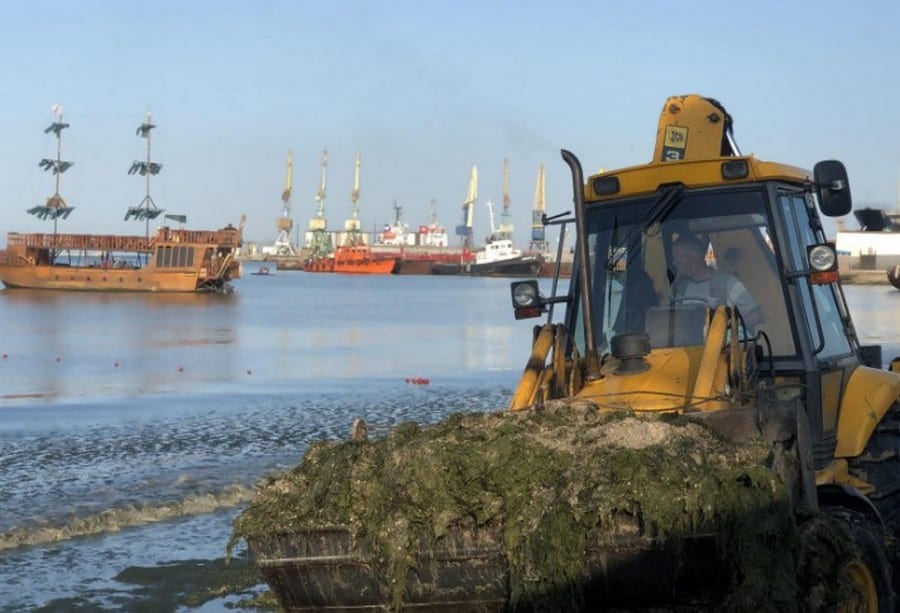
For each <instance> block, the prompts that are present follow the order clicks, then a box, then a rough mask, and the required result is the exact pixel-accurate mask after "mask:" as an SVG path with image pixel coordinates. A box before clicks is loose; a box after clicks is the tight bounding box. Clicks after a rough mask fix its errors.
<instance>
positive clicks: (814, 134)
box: [0, 0, 900, 246]
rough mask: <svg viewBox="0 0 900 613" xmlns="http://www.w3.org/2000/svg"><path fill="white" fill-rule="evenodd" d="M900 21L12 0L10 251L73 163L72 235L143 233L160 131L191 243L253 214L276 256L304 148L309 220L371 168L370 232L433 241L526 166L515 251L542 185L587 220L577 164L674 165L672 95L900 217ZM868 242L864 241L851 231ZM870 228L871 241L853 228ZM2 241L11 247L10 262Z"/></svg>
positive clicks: (865, 12) (560, 207) (701, 12)
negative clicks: (319, 196)
mask: <svg viewBox="0 0 900 613" xmlns="http://www.w3.org/2000/svg"><path fill="white" fill-rule="evenodd" d="M898 7H900V3H898V2H896V1H895V0H873V1H866V0H861V1H859V2H855V3H848V2H834V1H830V0H826V1H820V2H783V1H782V2H771V1H769V0H764V1H762V2H742V3H733V2H726V3H718V4H710V3H709V2H693V1H684V2H678V3H673V2H671V1H666V2H655V1H653V2H619V3H612V2H596V1H595V2H564V1H563V2H559V3H550V2H546V1H541V2H536V1H530V0H523V1H517V2H491V1H489V0H485V1H480V2H470V1H467V0H457V1H454V2H421V1H415V2H413V1H407V0H402V1H395V0H391V1H382V2H377V1H371V0H370V1H359V2H340V1H326V0H319V1H316V2H303V1H300V0H296V1H266V0H255V1H249V0H247V1H236V0H228V1H215V2H213V1H211V0H210V1H206V2H203V1H189V2H184V1H178V2H175V1H169V0H163V1H158V2H143V3H138V2H129V1H123V2H115V1H112V0H104V1H99V0H79V1H78V2H67V3H61V2H60V3H49V4H48V3H35V2H8V3H4V7H3V18H2V20H0V65H2V71H0V75H2V78H3V88H2V89H3V98H2V111H3V112H2V113H0V135H2V138H3V145H2V147H0V194H2V198H0V236H2V238H0V241H2V243H5V236H6V233H7V232H9V231H23V232H26V231H46V230H49V229H50V228H52V224H51V223H50V222H46V221H40V220H38V219H36V218H34V217H32V216H30V215H28V214H26V212H25V211H26V209H28V208H30V207H31V206H34V205H37V204H42V203H43V202H44V199H45V198H46V197H47V196H50V195H51V194H52V193H53V188H54V184H53V177H52V175H51V174H50V173H47V172H44V171H43V170H41V169H40V168H39V167H38V162H39V161H40V159H41V158H43V157H53V156H54V155H55V141H54V139H53V137H52V135H47V134H44V133H43V130H44V128H46V127H47V126H48V125H49V124H50V123H52V121H53V119H54V118H53V115H52V114H51V110H50V109H51V106H52V105H54V104H61V105H62V107H63V112H64V120H65V121H66V122H69V123H70V124H71V128H70V129H68V130H66V131H65V132H64V140H63V159H67V160H71V161H74V162H75V165H74V166H73V167H72V168H71V169H69V170H68V172H66V173H65V174H64V175H63V177H62V179H63V181H62V187H61V193H62V195H63V197H64V198H66V200H67V201H68V203H69V204H70V205H71V206H74V207H76V210H75V211H74V213H73V214H72V215H71V216H70V217H69V219H67V220H65V221H62V222H60V229H61V231H64V232H97V233H100V232H110V233H134V234H141V233H143V224H142V223H138V222H134V221H129V222H125V221H124V220H123V217H124V213H125V210H126V208H127V207H129V206H133V205H136V204H138V203H139V202H140V201H141V199H142V198H143V194H144V182H143V180H142V179H141V178H140V177H138V176H129V175H128V174H127V170H128V168H129V167H130V166H131V163H132V161H133V160H140V159H143V158H144V157H145V146H146V142H145V141H144V140H143V139H141V138H138V137H137V136H136V135H135V129H136V128H137V126H138V125H139V124H140V123H141V122H142V121H143V120H144V117H145V114H146V113H147V112H151V113H152V114H153V120H154V122H155V123H157V124H158V126H159V127H158V128H157V129H156V130H155V131H154V132H153V149H154V153H153V160H154V161H156V162H160V163H162V164H163V170H162V173H161V174H160V175H159V176H158V177H157V178H155V179H154V181H153V184H152V195H153V198H154V200H155V202H156V204H157V205H158V206H159V207H160V208H164V209H166V210H167V212H170V213H183V214H186V215H187V216H188V221H189V223H188V226H189V227H192V228H204V229H205V228H213V227H221V226H224V225H225V224H226V223H229V222H230V223H237V221H238V219H239V217H240V216H241V214H246V215H247V223H246V232H245V237H246V238H247V239H248V240H254V241H259V242H263V243H266V242H268V243H271V242H272V241H273V240H274V238H275V235H276V231H275V225H274V224H275V220H276V218H277V217H279V216H280V215H281V212H282V202H281V199H280V195H281V191H282V186H283V182H284V175H285V160H286V156H287V152H288V150H292V151H293V153H294V191H293V197H292V201H291V204H292V216H293V217H294V220H295V224H301V227H303V228H305V227H306V224H307V221H308V219H309V218H310V217H311V216H312V215H314V213H315V208H316V204H315V200H314V196H315V193H316V191H317V188H318V183H319V173H320V168H319V159H320V155H321V151H322V150H323V149H327V150H328V152H329V167H328V199H327V202H326V216H327V218H328V221H329V226H331V227H334V228H339V227H342V226H343V220H344V219H345V218H346V217H347V216H348V215H349V211H350V200H349V196H350V192H351V190H352V180H353V158H354V153H355V151H356V150H359V151H360V152H361V155H362V170H361V198H360V200H359V205H360V207H361V218H362V222H363V225H364V227H365V228H366V229H374V228H376V227H377V228H380V227H381V226H382V225H383V224H384V223H386V222H388V221H390V220H391V219H392V217H393V209H392V204H393V202H394V200H395V199H396V201H397V202H398V203H399V204H400V205H401V206H403V210H404V220H405V221H407V222H408V223H409V224H411V225H413V226H416V225H419V224H422V223H426V222H427V219H428V206H429V201H430V200H431V199H432V198H434V199H435V200H436V208H437V213H438V218H439V220H440V221H441V222H442V223H443V224H444V225H445V226H447V227H448V229H452V227H453V226H454V225H456V224H457V223H459V222H460V220H461V215H462V213H461V209H460V205H461V204H462V202H463V200H464V199H465V194H466V188H467V184H468V176H469V169H470V167H471V166H472V164H477V166H478V170H479V177H480V181H479V197H480V198H479V203H478V205H477V208H476V210H475V235H476V237H479V238H480V237H483V236H484V235H486V234H487V233H488V212H487V207H486V206H485V204H484V203H485V202H486V200H487V199H488V198H491V199H492V200H493V202H494V203H495V206H496V208H497V211H498V212H499V210H500V207H501V205H502V199H503V194H502V186H503V159H504V158H508V159H509V164H510V192H511V194H510V195H511V199H512V207H513V208H512V213H513V218H512V220H513V223H514V224H515V234H514V236H515V239H516V242H517V243H519V245H520V246H523V244H527V241H528V238H529V234H530V219H531V217H530V215H531V209H532V207H533V204H534V188H535V179H536V176H537V170H538V166H539V165H540V164H544V165H545V167H546V169H547V208H548V212H550V213H554V212H561V211H564V210H566V209H568V208H570V202H571V180H570V178H569V175H568V171H567V169H566V167H565V166H564V164H563V162H562V161H561V159H560V157H559V150H560V149H561V148H566V149H570V150H571V151H573V152H575V153H576V155H578V156H579V157H580V159H581V161H582V164H583V165H584V167H585V169H586V171H588V172H590V171H593V170H596V169H598V168H600V167H604V168H607V169H609V168H615V167H618V166H626V165H631V164H638V163H643V162H646V161H648V160H649V158H650V157H651V155H652V151H653V145H654V138H655V133H656V122H657V118H658V114H659V111H660V109H661V108H662V104H663V102H664V101H665V99H666V97H667V96H669V95H673V94H686V93H699V94H702V95H706V96H710V97H713V98H717V99H718V100H720V101H721V102H722V103H723V104H724V105H725V107H726V108H727V109H728V111H729V112H730V113H731V114H732V115H733V117H734V119H735V137H736V139H737V142H738V144H739V146H740V147H741V149H742V151H743V152H744V153H755V154H756V155H758V156H759V157H761V158H763V159H769V160H777V161H782V162H786V163H790V164H794V165H798V166H803V167H807V168H810V167H812V165H813V164H814V163H815V162H816V161H818V160H819V159H826V158H838V159H841V160H843V161H844V162H845V164H846V165H847V167H848V170H849V172H850V176H851V187H852V191H853V195H854V197H855V200H856V205H857V206H862V205H864V204H874V205H881V206H887V207H890V208H894V207H895V206H896V204H897V199H898V194H897V190H898V180H900V145H898V143H900V121H898V113H897V104H898V101H900V36H898V34H897V28H898V26H900V8H898ZM852 223H855V222H852ZM854 227H855V226H854ZM2 243H0V244H2Z"/></svg>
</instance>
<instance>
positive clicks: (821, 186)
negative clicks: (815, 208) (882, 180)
mask: <svg viewBox="0 0 900 613" xmlns="http://www.w3.org/2000/svg"><path fill="white" fill-rule="evenodd" d="M813 176H814V178H815V182H816V191H817V192H818V194H819V207H820V208H821V209H822V213H823V214H824V215H827V216H828V217H840V216H842V215H846V214H848V213H849V212H850V211H851V210H852V209H853V200H852V199H851V197H850V182H849V180H848V179H847V169H846V168H844V164H843V163H841V162H839V161H838V160H825V161H822V162H819V163H818V164H816V165H815V167H814V168H813Z"/></svg>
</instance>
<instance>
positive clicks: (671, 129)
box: [660, 126, 688, 162]
mask: <svg viewBox="0 0 900 613" xmlns="http://www.w3.org/2000/svg"><path fill="white" fill-rule="evenodd" d="M687 136H688V129H687V128H686V127H683V126H666V136H665V139H664V140H663V148H662V159H661V160H660V161H661V162H674V161H676V160H683V159H684V150H685V148H686V147H687Z"/></svg>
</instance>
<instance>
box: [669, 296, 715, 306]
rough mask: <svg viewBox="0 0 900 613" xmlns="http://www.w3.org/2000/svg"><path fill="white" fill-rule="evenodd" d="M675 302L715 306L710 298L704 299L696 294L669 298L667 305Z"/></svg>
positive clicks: (673, 304) (675, 303)
mask: <svg viewBox="0 0 900 613" xmlns="http://www.w3.org/2000/svg"><path fill="white" fill-rule="evenodd" d="M677 304H702V305H703V306H705V307H713V306H715V304H714V303H713V301H712V300H704V299H703V298H700V297H698V296H682V297H680V298H672V299H671V300H669V306H675V305H677Z"/></svg>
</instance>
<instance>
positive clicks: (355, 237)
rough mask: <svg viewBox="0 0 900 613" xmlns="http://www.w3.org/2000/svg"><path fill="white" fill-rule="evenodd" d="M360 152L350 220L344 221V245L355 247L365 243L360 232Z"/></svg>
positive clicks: (357, 154)
mask: <svg viewBox="0 0 900 613" xmlns="http://www.w3.org/2000/svg"><path fill="white" fill-rule="evenodd" d="M359 166H360V158H359V151H357V152H356V161H355V163H354V167H353V192H351V194H350V219H346V220H344V231H345V232H346V234H345V236H344V245H347V246H350V247H354V246H356V245H362V244H363V243H364V242H365V241H364V240H363V238H362V233H361V232H360V223H359V204H357V202H358V201H359Z"/></svg>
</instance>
